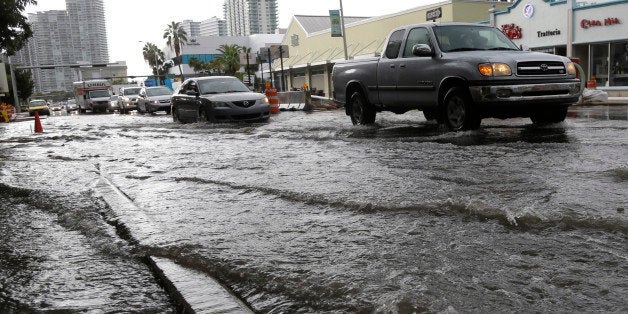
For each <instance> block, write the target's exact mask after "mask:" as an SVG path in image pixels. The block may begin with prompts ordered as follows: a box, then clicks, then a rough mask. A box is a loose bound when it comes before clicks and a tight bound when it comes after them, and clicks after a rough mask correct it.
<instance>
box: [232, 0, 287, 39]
mask: <svg viewBox="0 0 628 314" xmlns="http://www.w3.org/2000/svg"><path fill="white" fill-rule="evenodd" d="M223 10H224V16H225V22H226V26H227V35H229V36H248V35H254V34H274V33H275V30H276V29H277V27H278V26H279V19H278V16H277V0H225V3H224V5H223Z"/></svg>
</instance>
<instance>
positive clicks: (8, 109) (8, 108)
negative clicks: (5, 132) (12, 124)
mask: <svg viewBox="0 0 628 314" xmlns="http://www.w3.org/2000/svg"><path fill="white" fill-rule="evenodd" d="M14 113H15V111H14V109H13V106H12V105H9V104H5V103H2V104H0V114H2V117H1V121H2V122H9V121H11V119H12V118H13V114H14Z"/></svg>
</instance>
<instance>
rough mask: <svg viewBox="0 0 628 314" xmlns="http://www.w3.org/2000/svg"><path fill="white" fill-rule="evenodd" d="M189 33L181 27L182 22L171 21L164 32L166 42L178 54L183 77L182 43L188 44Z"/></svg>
mask: <svg viewBox="0 0 628 314" xmlns="http://www.w3.org/2000/svg"><path fill="white" fill-rule="evenodd" d="M187 36H188V34H187V33H186V32H185V30H184V29H183V28H182V27H181V23H176V22H174V21H173V22H171V23H170V24H169V25H168V27H167V28H166V30H165V32H164V39H166V44H167V45H168V47H170V49H172V51H174V54H175V56H176V59H177V62H178V64H179V75H181V78H182V79H183V71H181V60H180V58H179V57H180V56H181V45H182V44H186V43H187V42H188V37H187Z"/></svg>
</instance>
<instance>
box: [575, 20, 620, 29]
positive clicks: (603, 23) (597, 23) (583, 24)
mask: <svg viewBox="0 0 628 314" xmlns="http://www.w3.org/2000/svg"><path fill="white" fill-rule="evenodd" d="M616 24H621V21H620V20H619V18H616V17H607V18H605V19H604V21H600V20H587V19H584V20H582V21H580V27H582V28H584V29H589V28H592V27H597V26H611V25H616Z"/></svg>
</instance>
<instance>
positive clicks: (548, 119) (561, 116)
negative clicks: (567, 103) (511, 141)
mask: <svg viewBox="0 0 628 314" xmlns="http://www.w3.org/2000/svg"><path fill="white" fill-rule="evenodd" d="M565 118H567V107H561V108H555V109H551V110H540V111H536V112H533V113H532V114H531V115H530V120H532V123H534V124H539V125H543V124H551V123H560V122H563V121H565Z"/></svg>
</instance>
